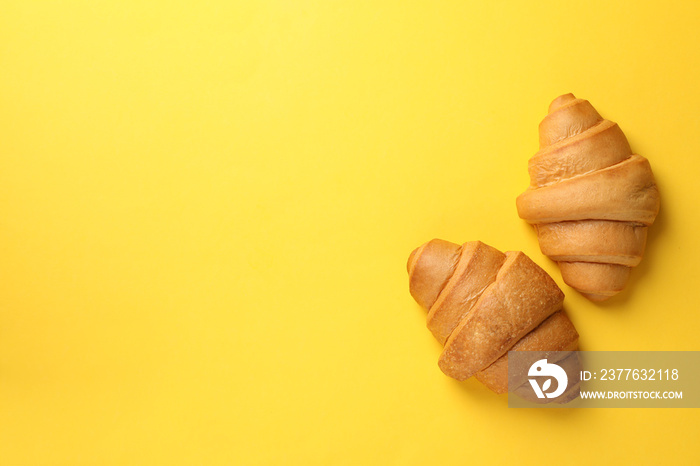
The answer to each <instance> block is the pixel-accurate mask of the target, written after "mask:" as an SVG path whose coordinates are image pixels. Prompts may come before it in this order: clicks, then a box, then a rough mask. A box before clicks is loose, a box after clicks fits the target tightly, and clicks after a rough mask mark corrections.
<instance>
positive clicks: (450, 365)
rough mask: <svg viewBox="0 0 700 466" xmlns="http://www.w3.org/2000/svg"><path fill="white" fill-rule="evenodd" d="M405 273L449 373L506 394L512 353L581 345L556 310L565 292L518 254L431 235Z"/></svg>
mask: <svg viewBox="0 0 700 466" xmlns="http://www.w3.org/2000/svg"><path fill="white" fill-rule="evenodd" d="M408 276H409V288H410V292H411V295H412V296H413V298H414V299H415V300H416V301H417V302H418V304H420V305H421V306H422V307H423V308H424V309H426V310H428V317H427V321H428V329H430V331H431V332H432V333H433V335H434V336H435V338H437V340H438V341H439V342H440V343H441V344H443V345H444V347H445V348H444V350H443V352H442V355H441V356H440V359H439V363H438V365H439V366H440V369H442V371H443V372H444V373H445V374H447V375H448V376H450V377H452V378H455V379H457V380H465V379H468V378H469V377H471V376H473V375H475V376H476V378H477V379H478V380H479V381H481V382H482V383H483V384H484V385H486V386H487V387H488V388H490V389H491V390H493V391H494V392H496V393H505V392H506V391H508V351H509V350H513V351H516V350H519V351H574V350H576V348H577V347H578V333H577V332H576V329H575V328H574V326H573V324H572V323H571V321H570V320H569V318H568V316H567V315H566V314H565V313H564V312H563V311H562V310H561V306H562V302H563V301H564V293H562V291H561V290H560V289H559V287H558V286H557V284H556V283H555V282H554V280H552V278H551V277H550V276H549V275H547V273H546V272H545V271H544V270H542V269H541V268H540V267H539V266H538V265H537V264H535V263H534V262H532V261H531V260H530V259H529V258H528V257H527V256H526V255H525V254H523V253H522V252H513V251H509V252H506V253H505V254H504V253H502V252H500V251H499V250H497V249H494V248H492V247H491V246H488V245H486V244H484V243H481V242H479V241H474V242H468V243H464V244H463V245H462V246H460V245H458V244H454V243H450V242H447V241H443V240H440V239H434V240H432V241H429V242H427V243H425V244H424V245H422V246H420V247H419V248H417V249H415V250H414V251H413V252H412V253H411V256H410V257H409V259H408ZM574 354H575V353H574Z"/></svg>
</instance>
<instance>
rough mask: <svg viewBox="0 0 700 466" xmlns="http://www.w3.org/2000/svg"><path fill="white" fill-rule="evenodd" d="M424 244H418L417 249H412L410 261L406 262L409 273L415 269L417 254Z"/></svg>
mask: <svg viewBox="0 0 700 466" xmlns="http://www.w3.org/2000/svg"><path fill="white" fill-rule="evenodd" d="M421 247H422V246H418V247H417V248H416V249H414V250H413V251H411V255H410V256H408V262H407V263H406V271H407V272H408V274H409V275H411V270H412V269H413V266H414V265H415V262H416V255H417V254H418V250H419V249H420V248H421Z"/></svg>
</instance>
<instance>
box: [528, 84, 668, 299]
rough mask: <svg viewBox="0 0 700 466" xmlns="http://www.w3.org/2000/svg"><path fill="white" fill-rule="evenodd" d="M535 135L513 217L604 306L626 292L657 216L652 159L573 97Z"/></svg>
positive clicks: (560, 101) (559, 101)
mask: <svg viewBox="0 0 700 466" xmlns="http://www.w3.org/2000/svg"><path fill="white" fill-rule="evenodd" d="M539 133H540V150H539V152H537V153H536V154H535V155H534V156H533V157H532V158H531V159H530V161H529V164H528V171H529V173H530V187H529V188H528V189H527V190H526V191H525V192H524V193H523V194H521V195H520V196H519V197H518V199H517V201H516V204H517V208H518V215H519V216H520V218H522V219H524V220H526V221H527V222H528V223H530V224H532V225H534V227H535V230H536V231H537V236H538V239H539V243H540V249H541V250H542V253H543V254H545V255H546V256H548V257H549V258H550V259H552V260H554V261H556V262H557V263H558V264H559V268H560V269H561V274H562V278H563V279H564V282H566V283H567V284H568V285H569V286H571V287H572V288H574V289H576V290H578V291H579V292H580V293H582V294H583V295H584V296H586V297H587V298H588V299H590V300H592V301H603V300H605V299H608V298H610V297H611V296H613V295H615V294H616V293H618V292H620V291H622V289H623V288H624V287H625V285H626V283H627V279H628V278H629V274H630V270H631V267H635V266H636V265H637V264H639V262H640V261H641V260H642V255H643V254H644V248H645V245H646V239H647V228H648V227H649V225H651V224H652V223H654V219H655V218H656V216H657V214H658V213H659V191H658V189H657V187H656V183H655V181H654V175H653V173H652V172H651V167H650V166H649V161H648V160H647V159H645V158H644V157H642V156H640V155H636V154H633V153H632V150H631V149H630V146H629V143H628V142H627V138H626V137H625V135H624V133H623V132H622V130H621V129H620V127H619V126H618V125H617V124H616V123H614V122H612V121H610V120H605V119H603V118H602V117H601V116H600V115H599V114H598V112H597V111H596V110H595V109H594V108H593V106H592V105H591V104H590V103H589V102H588V101H587V100H583V99H577V98H576V97H574V95H573V94H566V95H562V96H560V97H557V98H556V99H554V101H553V102H552V103H551V104H550V106H549V114H548V115H547V116H546V117H545V118H544V120H542V122H541V123H540V127H539Z"/></svg>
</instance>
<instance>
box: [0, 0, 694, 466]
mask: <svg viewBox="0 0 700 466" xmlns="http://www.w3.org/2000/svg"><path fill="white" fill-rule="evenodd" d="M697 5H698V4H697V3H696V2H692V1H688V2H675V1H665V2H659V3H657V2H653V3H652V2H648V3H647V2H610V1H587V2H563V1H561V0H556V1H546V2H529V1H528V2H503V1H495V2H457V1H455V2H420V4H419V2H405V1H367V2H365V1H344V2H340V1H338V2H336V1H328V2H320V1H318V2H309V1H274V2H255V1H240V2H226V1H219V2H207V1H197V2H195V1H192V2H178V1H175V2H173V1H167V2H166V1H159V2H144V1H128V2H116V1H115V2H93V1H85V2H78V1H60V2H58V1H56V2H48V1H47V2H44V1H35V2H34V1H9V2H3V6H2V14H0V109H1V111H0V464H2V465H10V466H14V465H112V464H115V465H117V464H118V465H127V464H128V465H136V464H143V465H161V464H162V465H194V464H206V465H229V464H442V465H451V464H466V463H475V462H480V461H482V462H483V461H492V462H495V463H504V464H506V463H507V464H514V463H520V464H543V463H551V464H566V463H567V462H569V461H580V462H582V463H597V464H619V463H624V462H627V461H634V462H635V463H636V464H645V463H650V464H651V463H659V462H662V461H663V462H666V463H674V462H675V463H682V464H692V463H695V464H697V463H698V462H699V461H700V448H699V447H698V443H697V437H698V430H697V428H698V424H699V422H700V413H699V412H698V410H692V409H686V410H680V409H679V410H674V409H666V410H653V409H649V410H513V409H508V408H507V403H506V398H505V396H501V397H499V396H496V395H494V394H492V393H490V392H488V391H487V390H486V389H485V388H484V387H483V386H481V385H480V384H478V383H477V382H475V381H473V380H471V381H467V382H465V383H458V382H455V381H453V380H451V379H449V378H447V377H445V376H444V375H443V374H442V373H441V372H440V370H439V369H438V367H437V364H436V362H437V358H438V355H439V345H438V344H437V342H435V341H433V339H432V337H431V335H430V333H429V332H428V331H427V330H426V329H425V322H424V315H423V312H422V311H421V310H420V309H419V307H418V306H417V305H416V304H415V303H414V301H413V300H412V299H411V297H410V296H409V294H408V289H407V288H408V287H407V276H406V270H405V263H406V259H407V257H408V254H409V252H410V251H411V250H412V249H413V248H414V247H416V246H418V245H420V244H421V243H423V242H424V241H426V240H429V239H431V238H434V237H439V238H444V239H448V240H452V241H455V242H463V241H467V240H476V239H480V240H482V241H484V242H487V243H488V244H491V245H493V246H495V247H498V248H499V249H502V250H523V251H525V252H526V253H527V254H528V255H530V256H531V257H532V258H533V259H534V260H535V261H536V262H537V263H538V264H540V265H542V266H543V267H544V268H545V269H546V270H547V271H548V272H550V273H551V274H553V276H554V278H555V279H556V280H557V282H558V283H559V284H560V285H561V286H562V288H563V289H564V291H565V293H566V295H567V299H566V301H565V308H566V309H567V311H568V312H569V313H570V315H571V317H572V319H573V320H574V322H575V324H576V326H577V328H578V330H579V332H580V334H581V345H582V348H583V349H587V350H640V349H645V350H698V349H700V348H699V347H698V343H697V338H698V337H697V335H698V333H699V332H700V317H699V315H698V308H697V291H698V279H700V271H698V268H697V264H698V262H699V261H700V251H699V250H698V246H697V244H698V243H697V232H698V231H700V215H698V205H699V204H700V191H699V190H698V187H697V186H698V174H699V173H700V170H699V169H700V157H699V156H698V154H699V153H700V132H699V131H698V128H699V126H698V108H700V89H699V88H698V82H700V54H698V46H699V45H700V43H699V42H700V41H699V40H698V30H699V29H700V7H698V6H697ZM565 92H574V93H575V94H577V95H578V96H580V97H583V98H587V99H589V100H591V102H592V103H593V104H594V105H595V106H596V107H597V108H598V110H599V111H600V112H601V113H602V114H603V115H604V116H606V117H608V118H610V119H612V120H614V121H618V122H619V123H620V125H621V127H622V129H623V130H624V131H625V132H626V134H627V136H628V138H629V140H630V142H631V144H632V147H633V149H634V150H635V151H636V152H638V153H640V154H642V155H644V156H646V157H647V158H648V159H649V160H650V161H651V164H652V167H653V170H654V173H655V175H656V177H657V181H658V184H659V187H660V190H661V194H662V206H661V214H660V216H659V218H658V221H657V223H656V224H655V225H654V226H653V228H652V229H651V232H650V238H649V239H650V241H649V244H648V248H647V254H646V257H645V259H644V261H643V262H642V265H641V266H640V267H638V268H637V269H635V270H634V271H633V275H632V280H631V283H630V286H629V287H628V289H627V290H626V291H625V292H624V293H623V294H621V295H619V296H618V297H616V298H615V299H613V300H611V301H609V302H608V303H606V304H603V305H595V304H593V303H590V302H588V301H586V300H585V299H583V298H582V297H581V296H579V295H577V294H576V292H574V291H573V290H572V289H571V288H569V287H567V286H565V285H564V284H563V283H562V281H561V276H560V274H559V272H558V270H557V268H556V266H555V265H554V264H553V263H552V262H550V261H549V260H548V259H547V258H545V257H544V256H542V255H541V253H540V252H539V248H538V245H537V241H536V238H535V235H534V232H533V231H532V230H531V229H530V228H529V227H528V226H527V225H526V224H525V223H524V222H523V221H521V220H520V219H519V218H518V216H517V214H516V210H515V197H516V196H517V195H518V194H519V193H520V192H521V191H522V190H524V189H525V187H526V186H527V184H528V175H527V170H526V167H527V159H528V158H529V157H530V156H531V155H532V154H533V153H534V152H535V151H536V150H537V125H538V123H539V121H540V120H541V118H542V117H543V116H544V115H545V113H546V109H547V105H548V104H549V102H550V100H552V99H553V98H554V97H556V96H557V95H559V94H561V93H565Z"/></svg>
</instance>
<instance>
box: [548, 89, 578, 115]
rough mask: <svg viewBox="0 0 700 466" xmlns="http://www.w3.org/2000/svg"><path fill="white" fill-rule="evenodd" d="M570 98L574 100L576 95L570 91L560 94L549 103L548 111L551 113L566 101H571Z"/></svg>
mask: <svg viewBox="0 0 700 466" xmlns="http://www.w3.org/2000/svg"><path fill="white" fill-rule="evenodd" d="M572 100H576V96H575V95H573V94H572V93H568V94H562V95H560V96H559V97H557V98H556V99H554V100H553V101H552V103H551V104H549V113H552V112H554V111H556V110H558V109H560V108H561V107H563V106H564V105H566V104H567V103H569V102H571V101H572Z"/></svg>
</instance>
